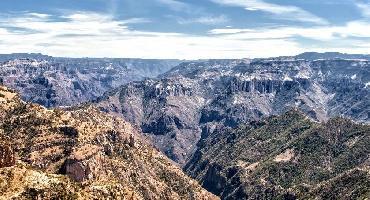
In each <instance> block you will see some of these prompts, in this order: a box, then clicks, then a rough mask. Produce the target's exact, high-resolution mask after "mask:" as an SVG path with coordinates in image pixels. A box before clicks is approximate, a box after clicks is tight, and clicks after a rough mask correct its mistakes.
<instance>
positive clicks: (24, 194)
mask: <svg viewBox="0 0 370 200" xmlns="http://www.w3.org/2000/svg"><path fill="white" fill-rule="evenodd" d="M0 102H1V103H0V139H1V141H2V142H1V144H0V159H1V160H0V167H1V169H0V191H1V197H0V199H217V197H216V196H214V195H212V194H210V193H208V192H207V191H206V190H204V189H202V188H201V186H199V185H198V184H197V182H196V181H194V180H192V179H191V178H189V177H187V176H186V175H185V174H184V173H183V172H182V171H181V169H179V168H178V167H176V166H175V165H174V164H173V163H172V162H171V161H170V160H169V159H168V158H166V157H165V156H164V155H162V154H161V153H160V152H159V151H157V150H156V149H154V148H153V147H152V146H151V145H149V144H148V143H146V142H145V138H143V137H142V136H141V134H139V133H138V132H137V131H136V130H135V129H134V128H133V127H132V126H131V125H130V124H129V123H127V122H125V121H123V120H121V119H118V118H115V117H113V116H110V115H107V114H103V113H101V112H100V111H99V110H98V109H96V108H94V107H92V106H82V107H77V108H73V109H72V108H71V109H69V110H60V109H55V110H48V109H46V108H44V107H42V106H39V105H35V104H29V103H24V102H23V101H22V100H20V98H19V96H18V95H17V94H15V93H14V92H13V91H12V90H9V89H7V88H5V87H0Z"/></svg>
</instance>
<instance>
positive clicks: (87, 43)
mask: <svg viewBox="0 0 370 200" xmlns="http://www.w3.org/2000/svg"><path fill="white" fill-rule="evenodd" d="M195 20H198V22H199V23H213V20H214V19H211V18H209V19H208V18H204V19H195ZM216 21H217V20H216ZM221 21H224V20H223V19H221ZM137 23H151V21H150V19H145V18H130V19H125V20H117V19H115V18H114V17H113V16H111V15H107V14H102V13H96V12H74V13H71V14H65V15H60V16H54V15H50V14H43V13H22V14H17V15H14V16H10V17H9V16H7V17H2V18H1V19H0V38H1V39H0V53H9V52H40V53H44V54H50V55H54V56H69V57H84V56H89V57H141V58H181V59H197V58H246V57H270V56H280V55H294V54H297V53H301V52H304V51H342V52H347V53H364V52H370V38H369V36H370V23H369V22H367V21H361V20H357V21H352V22H348V23H346V24H345V25H343V26H330V25H325V26H322V25H316V26H313V27H287V26H278V27H260V28H254V29H232V28H220V29H212V30H209V32H208V33H206V34H203V35H192V34H183V33H176V32H154V31H138V30H135V29H133V28H132V27H131V25H135V24H137ZM189 23H191V22H189ZM215 23H216V22H215ZM302 38H303V41H305V40H310V42H309V43H308V44H306V43H303V42H302Z"/></svg>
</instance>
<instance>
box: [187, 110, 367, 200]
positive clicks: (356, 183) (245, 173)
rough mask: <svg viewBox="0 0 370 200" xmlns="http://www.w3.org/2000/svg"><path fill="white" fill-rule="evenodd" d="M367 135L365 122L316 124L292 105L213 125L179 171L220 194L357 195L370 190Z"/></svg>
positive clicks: (274, 196) (272, 196)
mask: <svg viewBox="0 0 370 200" xmlns="http://www.w3.org/2000/svg"><path fill="white" fill-rule="evenodd" d="M369 137H370V126H368V125H363V124H355V123H354V122H352V121H350V120H348V119H343V118H334V119H330V120H329V121H328V122H325V123H317V122H313V121H312V120H310V119H309V118H308V117H307V116H305V115H304V114H303V113H302V112H300V111H297V110H292V111H290V112H287V113H285V114H283V115H281V116H273V117H269V118H266V119H264V120H261V121H256V122H252V123H248V124H241V125H240V126H239V127H238V128H235V129H230V128H223V129H216V132H214V133H212V134H211V135H209V136H208V137H207V138H206V139H204V140H201V142H200V143H199V144H198V150H197V151H196V152H195V153H194V155H193V156H192V158H191V159H190V160H189V162H188V163H187V164H186V165H185V167H184V170H185V171H186V172H187V173H188V174H189V175H190V176H192V177H193V178H196V179H197V180H198V181H199V182H200V183H202V185H203V186H204V187H205V188H207V189H208V190H209V191H211V192H213V193H214V194H217V195H219V196H221V198H222V199H306V198H308V199H311V198H312V199H328V198H333V199H358V198H359V199H361V198H364V197H365V196H366V195H368V193H369V191H370V185H369V181H367V178H368V177H369V174H370V173H369V172H370V171H369V159H368V158H369V152H370V149H369V147H370V143H369V141H370V140H369ZM356 172H357V173H358V174H357V173H356ZM349 183H351V184H349ZM340 188H341V189H340ZM324 191H325V192H324Z"/></svg>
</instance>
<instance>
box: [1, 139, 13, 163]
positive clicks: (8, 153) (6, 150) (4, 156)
mask: <svg viewBox="0 0 370 200" xmlns="http://www.w3.org/2000/svg"><path fill="white" fill-rule="evenodd" d="M13 165H15V158H14V152H13V149H12V148H11V147H10V146H9V145H7V144H0V168H3V167H11V166H13Z"/></svg>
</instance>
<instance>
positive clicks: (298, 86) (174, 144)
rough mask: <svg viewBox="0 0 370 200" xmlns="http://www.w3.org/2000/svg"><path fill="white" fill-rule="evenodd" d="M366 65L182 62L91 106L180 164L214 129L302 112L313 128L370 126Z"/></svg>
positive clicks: (338, 61) (298, 61)
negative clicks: (337, 120)
mask: <svg viewBox="0 0 370 200" xmlns="http://www.w3.org/2000/svg"><path fill="white" fill-rule="evenodd" d="M369 99H370V62H369V61H367V60H359V59H352V60H351V59H342V58H335V59H323V60H322V59H320V60H303V59H299V58H273V59H255V60H247V59H244V60H208V61H197V62H184V63H181V64H180V65H179V66H177V67H175V68H173V69H172V70H170V71H169V72H167V73H165V74H163V75H161V76H160V78H158V79H148V80H144V81H140V82H133V83H130V84H127V85H124V86H122V87H119V88H118V89H115V90H112V91H110V92H108V93H106V94H105V95H104V96H103V97H101V98H99V99H98V100H97V101H96V104H97V105H98V106H99V108H100V109H101V110H103V111H106V112H110V113H114V114H115V115H119V116H122V117H124V118H125V119H126V120H128V121H130V122H132V123H133V124H136V125H137V126H138V127H140V128H141V130H142V131H143V132H144V133H146V134H147V135H148V136H149V137H151V138H152V140H153V141H154V144H155V145H156V146H157V147H158V148H159V149H161V151H162V152H164V153H166V154H167V155H168V156H169V157H170V158H172V159H173V160H175V161H176V162H178V163H180V164H184V163H185V162H186V159H187V158H188V157H189V156H190V155H191V154H192V153H193V152H194V150H195V149H196V145H195V144H196V143H197V141H199V139H200V138H202V137H206V136H207V135H209V134H212V131H213V129H214V128H215V127H216V126H218V125H223V126H227V127H236V126H237V125H238V124H240V123H243V122H249V121H253V120H258V119H261V118H263V117H267V116H270V115H277V114H282V113H284V112H286V111H288V110H290V109H291V108H299V109H300V110H302V111H303V112H304V113H306V114H307V115H308V116H309V117H310V118H312V119H313V120H315V121H326V120H328V119H329V118H330V117H335V116H345V117H348V118H351V119H353V120H355V121H358V122H365V123H368V122H369V116H370V114H369V113H370V102H369Z"/></svg>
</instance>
